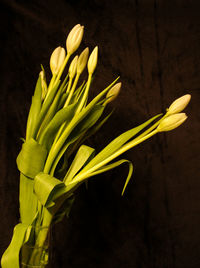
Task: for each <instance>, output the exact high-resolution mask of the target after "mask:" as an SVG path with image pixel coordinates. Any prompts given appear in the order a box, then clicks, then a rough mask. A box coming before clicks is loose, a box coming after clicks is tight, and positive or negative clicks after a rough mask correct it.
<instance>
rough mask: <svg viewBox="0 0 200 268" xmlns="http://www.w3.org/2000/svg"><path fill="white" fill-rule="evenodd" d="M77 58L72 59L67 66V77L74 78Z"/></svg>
mask: <svg viewBox="0 0 200 268" xmlns="http://www.w3.org/2000/svg"><path fill="white" fill-rule="evenodd" d="M77 62H78V56H76V57H74V59H73V60H72V62H71V63H70V66H69V77H70V78H74V76H75V74H76V69H77Z"/></svg>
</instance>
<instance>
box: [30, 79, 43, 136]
mask: <svg viewBox="0 0 200 268" xmlns="http://www.w3.org/2000/svg"><path fill="white" fill-rule="evenodd" d="M41 105H42V85H41V77H40V75H39V78H38V80H37V83H36V87H35V92H34V95H33V97H32V103H31V108H30V111H29V115H28V120H27V127H26V139H30V138H31V137H33V130H34V128H35V125H36V122H37V118H38V115H39V113H40V109H41Z"/></svg>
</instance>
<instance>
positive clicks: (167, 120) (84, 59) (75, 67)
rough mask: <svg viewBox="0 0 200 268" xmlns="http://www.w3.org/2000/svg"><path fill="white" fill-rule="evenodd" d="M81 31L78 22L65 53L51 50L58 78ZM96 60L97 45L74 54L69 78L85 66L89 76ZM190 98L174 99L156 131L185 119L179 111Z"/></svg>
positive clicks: (114, 93) (118, 86)
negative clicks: (90, 50) (90, 49)
mask: <svg viewBox="0 0 200 268" xmlns="http://www.w3.org/2000/svg"><path fill="white" fill-rule="evenodd" d="M83 33H84V26H82V25H80V24H77V25H75V26H74V27H73V28H72V30H71V31H70V33H69V34H68V36H67V39H66V49H67V53H66V52H65V49H64V48H63V47H60V46H59V47H57V48H56V49H55V50H54V51H53V53H52V55H51V58H50V68H51V71H52V74H53V75H57V76H58V78H60V76H61V74H62V72H63V70H64V67H65V65H66V63H67V60H68V58H69V57H70V56H71V55H72V54H73V53H74V52H75V51H76V50H77V49H78V48H79V46H80V44H81V41H82V38H83ZM97 61H98V47H97V46H96V47H95V48H94V49H93V51H92V53H91V54H90V56H89V48H88V47H86V48H85V49H84V50H83V51H82V53H81V54H80V56H78V55H76V56H75V57H74V59H73V60H72V61H71V64H70V66H69V70H68V74H69V78H70V79H71V80H72V79H73V78H74V77H75V76H76V75H77V76H78V77H79V76H80V75H81V73H82V72H83V71H84V69H85V67H86V66H87V70H88V75H89V77H91V76H92V74H93V73H94V71H95V69H96V66H97ZM59 73H60V76H59ZM88 88H89V87H88ZM120 89H121V83H117V84H116V85H114V86H113V87H112V88H111V89H110V90H109V92H108V93H107V96H106V101H105V103H104V104H108V103H109V102H111V101H113V100H114V99H115V98H116V97H117V96H118V94H119V92H120ZM190 99H191V95H189V94H187V95H184V96H182V97H180V98H178V99H177V100H175V101H174V102H173V103H172V104H171V105H170V107H169V108H168V109H167V113H166V115H165V116H164V118H163V119H162V120H161V122H160V123H159V125H158V127H157V131H158V132H162V131H169V130H172V129H174V128H176V127H178V126H179V125H181V124H182V123H183V122H184V121H185V120H186V119H187V115H186V114H185V113H181V111H182V110H183V109H184V108H185V107H186V106H187V104H188V103H189V101H190Z"/></svg>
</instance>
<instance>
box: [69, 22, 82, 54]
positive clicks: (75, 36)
mask: <svg viewBox="0 0 200 268" xmlns="http://www.w3.org/2000/svg"><path fill="white" fill-rule="evenodd" d="M83 32H84V26H81V25H80V24H77V25H76V26H74V28H73V29H72V30H71V31H70V33H69V34H68V36H67V40H66V47H67V53H69V54H73V53H74V52H75V51H76V50H77V49H78V47H79V46H80V43H81V41H82V38H83Z"/></svg>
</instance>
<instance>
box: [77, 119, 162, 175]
mask: <svg viewBox="0 0 200 268" xmlns="http://www.w3.org/2000/svg"><path fill="white" fill-rule="evenodd" d="M159 116H160V115H156V116H154V117H153V118H151V119H149V120H147V121H146V122H144V123H143V124H141V125H139V126H137V127H134V128H132V129H130V130H128V131H126V132H124V133H123V134H121V135H120V136H118V137H117V138H115V139H114V140H113V141H111V142H110V143H109V144H108V145H107V146H106V147H105V148H104V149H103V150H101V151H100V152H99V153H98V154H97V155H96V156H95V157H94V158H93V159H92V160H91V161H90V162H89V163H88V164H87V165H86V166H85V168H84V169H83V170H82V171H81V172H85V171H86V170H89V169H90V168H91V167H94V166H95V165H97V164H98V163H100V162H101V161H103V160H105V159H106V158H108V157H109V156H111V155H112V154H113V153H115V152H116V151H117V150H118V149H119V148H120V147H122V146H123V145H124V144H125V143H126V142H128V141H129V140H130V139H132V138H133V137H134V136H135V135H136V134H138V133H139V132H140V131H141V130H142V129H144V128H145V127H146V126H148V125H149V124H150V123H151V122H153V121H154V120H155V119H156V118H158V117H159Z"/></svg>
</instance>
